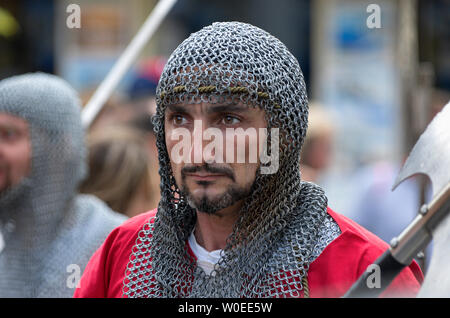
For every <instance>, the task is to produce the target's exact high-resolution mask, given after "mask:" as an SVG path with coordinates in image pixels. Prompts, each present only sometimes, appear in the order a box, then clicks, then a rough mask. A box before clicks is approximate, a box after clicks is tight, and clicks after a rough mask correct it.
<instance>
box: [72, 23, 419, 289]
mask: <svg viewBox="0 0 450 318" xmlns="http://www.w3.org/2000/svg"><path fill="white" fill-rule="evenodd" d="M157 96H158V97H157V113H156V115H155V118H154V124H155V132H156V135H157V146H158V152H159V165H160V175H161V201H160V203H159V206H158V209H157V211H156V210H154V211H150V212H148V213H146V214H143V215H141V216H138V217H135V218H132V219H131V220H129V221H127V222H126V223H125V224H124V225H122V226H120V227H119V228H117V229H115V230H114V231H113V232H112V233H111V234H110V235H109V237H108V239H107V240H106V241H105V243H104V244H103V246H102V247H101V248H100V249H99V250H98V251H97V252H96V253H95V254H94V256H93V257H92V259H91V260H90V262H89V264H88V266H87V269H86V271H85V273H84V275H83V277H82V280H81V288H80V289H78V290H77V291H76V292H75V297H339V296H342V295H343V294H344V293H345V292H346V291H347V290H348V289H349V288H350V286H351V285H352V283H353V282H354V281H356V279H357V278H358V277H359V275H360V274H361V273H363V272H364V271H365V270H366V267H367V266H368V265H369V264H371V263H372V262H373V261H374V260H375V259H376V258H377V257H378V256H379V255H381V253H382V252H384V250H385V249H386V248H387V245H386V244H385V243H383V242H382V241H381V240H380V239H378V238H377V237H375V236H374V235H373V234H371V233H369V232H368V231H366V230H364V229H363V228H361V227H360V226H358V225H357V224H355V223H353V222H352V221H350V220H348V219H346V218H345V217H343V216H341V215H339V214H338V213H335V212H333V211H332V210H331V209H330V208H328V206H327V198H326V196H325V194H324V193H323V191H322V190H321V189H320V188H319V187H318V186H316V185H314V184H312V183H307V182H302V181H301V179H300V169H299V156H300V150H301V145H302V143H303V139H304V136H305V133H306V127H307V115H308V102H307V97H306V87H305V83H304V81H303V75H302V72H301V70H300V66H299V64H298V61H297V60H296V59H295V58H294V57H293V56H292V55H291V53H290V52H289V51H288V50H287V48H286V47H285V45H284V44H282V43H281V42H280V41H279V40H278V39H276V38H274V37H273V36H271V35H270V34H268V33H267V32H265V31H263V30H261V29H259V28H257V27H254V26H252V25H249V24H244V23H238V22H227V23H214V24H212V25H211V26H208V27H205V28H204V29H202V30H200V31H199V32H196V33H194V34H192V35H191V36H190V37H189V38H188V39H186V40H185V41H184V42H183V43H181V44H180V46H179V47H178V48H177V49H176V50H175V51H174V52H173V53H172V55H171V56H170V58H169V60H168V63H167V65H166V66H165V68H164V71H163V74H162V75H161V78H160V81H159V85H158V90H157ZM230 132H231V133H230ZM233 132H234V133H233ZM252 132H253V133H252ZM239 140H240V141H239ZM211 144H212V145H213V147H211ZM269 150H270V151H269ZM255 153H256V157H257V159H256V160H255V159H254V155H255ZM422 279H423V277H422V273H421V272H420V269H419V268H418V266H417V264H416V263H413V264H411V266H410V267H408V268H407V269H405V270H404V271H403V272H402V273H401V274H400V275H399V277H397V278H396V279H395V281H394V282H393V284H392V285H391V286H390V287H389V289H388V290H386V291H385V293H384V294H383V295H384V296H414V295H415V294H416V293H417V291H418V290H419V287H420V282H421V280H422Z"/></svg>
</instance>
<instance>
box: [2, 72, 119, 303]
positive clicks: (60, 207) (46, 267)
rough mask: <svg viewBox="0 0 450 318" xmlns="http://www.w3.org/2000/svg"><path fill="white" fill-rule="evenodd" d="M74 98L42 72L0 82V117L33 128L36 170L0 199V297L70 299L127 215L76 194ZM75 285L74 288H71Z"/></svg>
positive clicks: (81, 152)
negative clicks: (77, 280) (97, 252)
mask: <svg viewBox="0 0 450 318" xmlns="http://www.w3.org/2000/svg"><path fill="white" fill-rule="evenodd" d="M80 110H81V107H80V102H79V99H78V97H77V95H76V92H75V91H74V90H73V89H72V88H70V87H69V85H68V84H67V83H66V82H64V81H63V80H61V79H59V78H58V77H56V76H53V75H47V74H43V73H35V74H25V75H20V76H14V77H11V78H8V79H5V80H2V81H0V112H1V113H6V114H10V115H14V116H17V117H20V118H22V119H24V120H25V121H26V122H27V123H28V126H29V135H30V141H31V171H30V175H28V176H27V177H26V178H24V179H23V180H22V181H21V182H20V183H19V184H18V185H16V186H13V187H11V188H10V189H7V190H5V191H3V192H2V193H1V194H0V222H1V223H0V225H1V227H0V231H1V234H2V236H3V239H4V241H5V247H4V249H3V250H2V251H0V297H71V296H72V295H73V293H74V291H75V289H73V286H72V284H73V283H74V281H72V280H71V278H74V279H75V278H76V277H75V276H73V277H70V276H71V274H74V273H75V272H76V270H74V269H70V268H69V269H70V270H69V272H68V271H67V266H69V265H71V264H75V265H78V266H79V269H80V270H81V271H83V270H84V268H85V266H86V264H87V262H88V260H89V259H90V257H91V256H92V254H93V253H94V252H95V250H96V249H97V248H98V247H99V246H100V244H101V243H102V242H103V241H104V239H105V238H106V236H107V235H108V234H109V232H110V231H111V230H112V229H113V228H115V227H117V226H118V225H120V224H121V223H122V222H123V221H124V220H125V217H123V216H122V215H119V214H117V213H115V212H112V211H111V210H110V209H109V208H108V207H107V206H106V205H105V204H104V203H103V202H101V201H100V200H98V199H96V198H95V197H93V196H89V195H77V186H78V185H79V183H80V181H81V180H82V179H83V178H84V176H85V175H86V172H87V165H86V162H85V159H86V147H85V145H84V132H83V128H82V123H81V116H80ZM68 281H69V284H68Z"/></svg>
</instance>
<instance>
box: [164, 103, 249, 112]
mask: <svg viewBox="0 0 450 318" xmlns="http://www.w3.org/2000/svg"><path fill="white" fill-rule="evenodd" d="M186 108H187V107H186V106H181V105H168V106H167V110H168V111H170V112H172V113H187V112H188V110H187V109H186ZM248 109H249V107H248V106H245V105H239V104H227V105H220V104H218V105H211V106H210V107H208V109H207V111H206V112H207V113H208V114H213V113H226V112H236V113H242V112H245V111H247V110H248Z"/></svg>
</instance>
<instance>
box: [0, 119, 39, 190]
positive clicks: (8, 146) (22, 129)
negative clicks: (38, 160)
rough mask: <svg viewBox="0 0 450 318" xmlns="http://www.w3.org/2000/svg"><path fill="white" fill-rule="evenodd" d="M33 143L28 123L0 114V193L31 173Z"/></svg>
mask: <svg viewBox="0 0 450 318" xmlns="http://www.w3.org/2000/svg"><path fill="white" fill-rule="evenodd" d="M30 166H31V143H30V134H29V129H28V123H27V122H26V121H25V120H23V119H22V118H19V117H16V116H13V115H9V114H4V113H0V193H1V192H3V191H4V190H6V189H8V188H10V187H12V186H15V185H17V184H18V183H19V182H20V181H21V180H22V179H23V178H24V177H25V176H27V175H28V174H29V172H30Z"/></svg>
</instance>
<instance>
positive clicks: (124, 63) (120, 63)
mask: <svg viewBox="0 0 450 318" xmlns="http://www.w3.org/2000/svg"><path fill="white" fill-rule="evenodd" d="M176 1H177V0H159V1H158V3H157V4H156V6H155V8H154V9H153V10H152V12H151V13H150V15H149V16H148V17H147V19H146V20H145V22H144V24H143V25H142V27H141V28H140V30H139V31H138V33H137V34H136V35H135V37H134V38H133V40H132V41H131V42H130V44H129V45H128V46H127V48H126V49H125V51H124V52H123V54H122V55H121V56H120V58H119V59H118V60H117V62H116V63H115V64H114V66H113V68H112V69H111V70H110V71H109V73H108V75H107V76H106V77H105V79H104V80H103V82H102V83H101V84H100V85H99V87H98V88H97V90H96V91H95V93H94V95H92V97H91V99H90V100H89V102H88V103H87V104H86V106H85V107H84V109H83V112H82V121H83V125H84V127H85V128H88V127H89V126H90V125H91V124H92V122H93V121H94V119H95V117H96V116H97V114H98V113H99V112H100V110H101V109H102V107H103V105H104V104H105V102H106V101H107V100H108V98H109V97H110V96H111V93H112V91H113V90H114V89H115V88H116V87H117V85H118V83H119V82H120V80H121V79H122V77H123V76H124V74H125V72H126V71H127V70H128V69H129V68H130V66H131V64H132V63H133V62H134V61H135V60H136V58H137V56H138V55H139V53H140V52H141V50H142V49H143V48H144V46H145V44H146V43H147V42H148V41H149V40H150V38H151V37H152V35H153V34H154V33H155V31H156V29H157V28H158V27H159V25H160V24H161V22H162V21H163V19H164V18H165V17H166V15H167V14H168V13H169V11H170V9H171V8H172V7H173V6H174V4H175V3H176Z"/></svg>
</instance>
